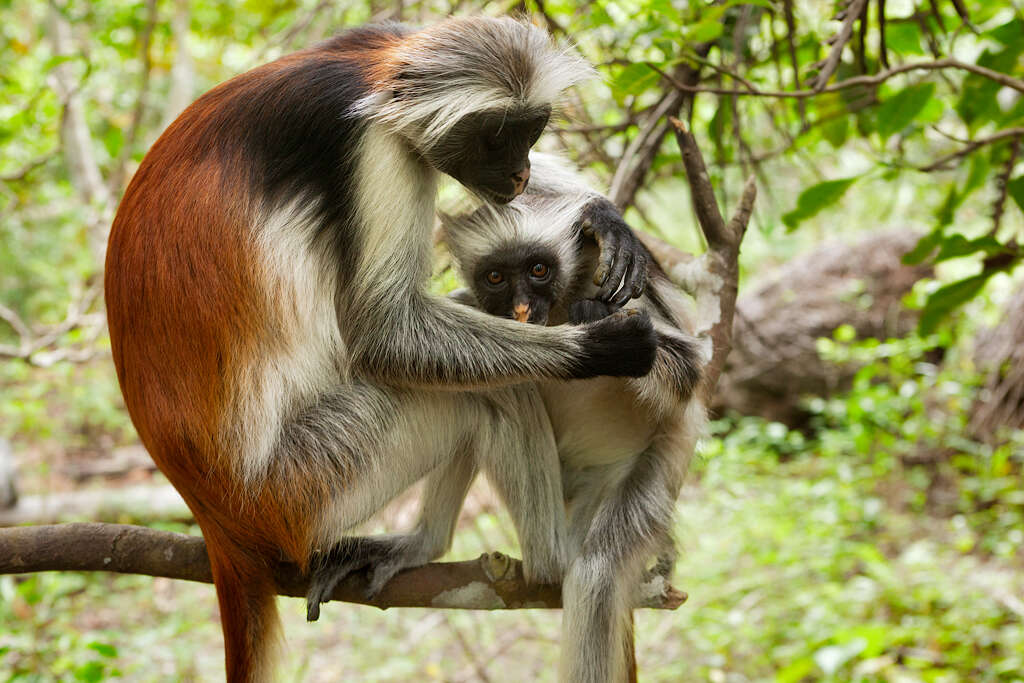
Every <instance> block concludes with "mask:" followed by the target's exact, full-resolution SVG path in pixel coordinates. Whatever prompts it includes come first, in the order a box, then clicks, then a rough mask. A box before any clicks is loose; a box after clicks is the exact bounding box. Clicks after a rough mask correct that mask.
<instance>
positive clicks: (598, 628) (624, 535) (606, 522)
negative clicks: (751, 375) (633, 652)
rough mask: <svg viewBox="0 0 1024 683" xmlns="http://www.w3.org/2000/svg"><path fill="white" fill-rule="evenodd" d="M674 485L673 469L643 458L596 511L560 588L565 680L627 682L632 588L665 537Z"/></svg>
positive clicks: (658, 460) (657, 460)
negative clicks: (579, 549)
mask: <svg viewBox="0 0 1024 683" xmlns="http://www.w3.org/2000/svg"><path fill="white" fill-rule="evenodd" d="M671 480H672V471H671V467H670V464H669V463H668V462H666V460H665V459H664V458H661V457H659V455H658V454H656V453H644V454H642V455H640V456H638V457H637V458H636V459H635V461H634V466H633V468H632V469H631V470H630V471H629V472H628V474H627V475H626V476H625V477H624V478H622V479H621V480H620V482H619V484H618V485H617V486H616V487H615V488H614V489H612V490H611V491H609V492H608V495H607V496H606V497H605V498H604V500H603V502H602V503H601V504H600V505H599V506H598V507H597V509H596V513H595V515H594V517H593V520H592V521H591V525H590V529H589V530H588V532H587V535H586V538H585V539H584V541H583V547H582V549H581V551H580V554H579V556H577V557H576V558H574V559H573V561H572V564H571V565H570V566H569V571H568V572H567V574H566V578H565V581H564V582H563V584H562V605H563V613H562V662H561V679H562V680H563V681H572V682H573V683H607V682H608V681H615V682H618V681H623V680H625V678H626V667H627V662H628V657H629V648H628V645H629V639H631V638H632V631H631V625H630V612H631V610H632V607H633V602H634V600H635V597H636V591H637V587H638V586H639V584H640V581H641V577H642V575H643V571H644V565H645V563H646V562H647V560H648V558H650V557H651V556H653V555H654V554H655V553H657V552H658V551H659V550H661V549H662V547H663V544H664V543H665V542H666V539H668V538H669V533H670V528H671V521H672V511H673V507H674V501H675V498H674V495H673V493H674V490H673V487H672V486H671V485H669V484H670V482H671Z"/></svg>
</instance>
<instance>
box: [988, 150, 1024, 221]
mask: <svg viewBox="0 0 1024 683" xmlns="http://www.w3.org/2000/svg"><path fill="white" fill-rule="evenodd" d="M1019 155H1020V137H1015V138H1014V139H1013V142H1012V143H1011V144H1010V155H1009V156H1008V157H1007V158H1006V163H1005V164H1003V170H1002V171H1000V173H999V175H997V176H996V198H995V201H994V202H993V203H992V229H991V230H989V232H988V234H989V235H991V236H992V237H995V236H996V235H997V234H998V233H999V226H1000V224H1001V223H1002V220H1003V210H1004V209H1005V208H1006V197H1007V194H1008V193H1009V187H1008V185H1009V182H1010V176H1011V175H1013V169H1014V167H1015V166H1016V165H1017V157H1018V156H1019Z"/></svg>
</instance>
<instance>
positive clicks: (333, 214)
mask: <svg viewBox="0 0 1024 683" xmlns="http://www.w3.org/2000/svg"><path fill="white" fill-rule="evenodd" d="M587 71H588V67H587V66H586V65H585V64H584V63H583V62H581V61H580V60H579V59H578V58H576V57H574V56H572V55H571V54H570V53H568V52H567V51H565V50H564V49H560V48H557V47H556V46H553V45H552V44H551V41H550V39H549V38H548V37H547V36H546V35H545V34H544V33H543V32H541V31H539V30H538V29H536V28H533V27H531V26H529V25H526V24H523V23H519V22H516V21H513V20H510V19H485V18H464V19H451V20H448V21H445V22H442V23H440V24H438V25H436V26H433V27H430V28H427V29H424V30H421V31H411V30H409V29H406V28H404V27H402V26H399V25H387V26H378V27H365V28H360V29H356V30H353V31H349V32H347V33H344V34H342V35H340V36H338V37H336V38H333V39H331V40H328V41H327V42H325V43H322V44H320V45H318V46H316V47H313V48H311V49H308V50H305V51H302V52H298V53H296V54H293V55H288V56H286V57H282V58H281V59H279V60H277V61H275V62H273V63H271V64H267V65H264V66H261V67H259V68H256V69H253V70H252V71H249V72H247V73H245V74H242V75H240V76H238V77H236V78H234V79H232V80H230V81H228V82H226V83H223V84H221V85H220V86H218V87H216V88H214V89H213V90H211V91H210V92H208V93H207V94H205V95H204V96H203V97H201V98H200V99H199V100H198V101H197V102H195V103H194V104H193V105H192V106H191V107H189V108H188V109H187V110H186V111H185V112H184V113H183V114H182V115H181V117H179V118H178V119H177V121H175V122H174V123H173V124H172V125H171V126H170V127H169V128H168V129H167V131H166V132H165V133H164V134H163V135H162V136H161V137H160V139H159V140H157V142H156V143H155V144H154V145H153V148H152V149H151V150H150V151H149V153H148V154H147V156H146V158H145V159H144V160H143V162H142V164H141V166H140V167H139V170H138V172H137V173H136V174H135V177H134V178H133V179H132V182H131V184H130V185H129V187H128V189H127V191H126V193H125V196H124V199H123V201H122V203H121V206H120V208H119V210H118V213H117V217H116V219H115V221H114V225H113V229H112V232H111V237H110V245H109V249H108V255H107V268H106V301H107V312H108V317H109V323H110V336H111V342H112V346H113V355H114V362H115V364H116V366H117V372H118V379H119V380H120V383H121V389H122V392H123V393H124V397H125V402H126V404H127V406H128V410H129V412H130V413H131V417H132V420H133V422H134V423H135V426H136V428H137V429H138V432H139V435H140V437H141V438H142V441H143V443H144V444H145V445H146V447H147V448H148V449H149V452H150V453H151V454H152V456H153V458H154V460H155V461H156V462H157V464H158V465H159V466H160V468H161V469H162V470H163V472H164V473H165V474H166V475H167V477H168V478H169V479H170V480H171V482H172V483H173V484H174V485H175V486H176V487H177V488H178V490H179V491H180V492H181V493H182V495H183V496H184V498H185V500H186V501H187V502H188V504H189V506H190V507H191V508H192V511H193V512H194V514H195V516H196V519H197V520H198V522H199V524H200V526H201V527H202V530H203V535H204V536H205V538H206V543H207V549H208V551H209V555H210V563H211V566H212V569H213V576H214V581H215V583H216V586H217V597H218V600H219V603H220V608H221V620H222V625H223V629H224V639H225V649H226V663H227V677H228V679H229V680H231V681H254V680H265V679H267V678H268V677H269V676H270V675H271V673H270V669H269V665H270V654H271V652H272V650H273V647H272V643H273V638H272V635H273V633H274V630H275V628H274V627H275V625H276V623H277V619H276V608H275V605H274V586H273V582H272V578H271V571H270V567H271V566H272V564H273V563H274V562H276V561H277V560H278V559H280V558H282V557H283V558H287V559H290V560H292V561H294V562H296V563H298V564H299V566H300V567H302V568H303V569H304V570H310V571H311V572H312V575H313V576H312V582H311V595H310V615H311V617H313V618H315V616H316V614H317V611H318V609H319V602H320V600H321V599H323V598H324V597H325V596H327V595H329V593H330V589H331V588H332V587H333V585H334V584H335V582H336V581H337V580H339V579H340V578H341V577H343V576H344V575H345V574H346V573H347V572H349V571H351V570H352V569H355V568H359V567H361V566H370V567H371V568H373V569H374V570H375V571H376V573H375V574H374V577H373V579H374V586H379V585H381V584H382V582H383V581H384V580H386V579H387V577H389V576H390V575H392V574H393V573H394V572H395V571H397V570H398V569H401V568H402V567H406V566H411V565H414V564H420V563H423V562H426V561H428V560H429V559H431V558H433V557H436V556H438V555H440V554H441V553H443V551H444V550H445V549H446V548H447V546H448V544H449V543H450V537H451V533H452V529H451V524H450V523H449V521H448V516H447V515H432V514H431V513H432V510H431V506H432V505H435V504H438V503H436V501H437V500H439V499H441V498H443V497H444V496H443V495H441V494H442V493H443V492H444V490H445V487H446V486H448V487H451V486H452V484H450V483H448V482H451V481H462V480H464V477H454V478H451V477H447V476H444V475H443V474H438V473H439V472H441V471H444V470H449V471H450V470H451V469H452V468H459V467H464V468H471V467H476V465H477V463H478V462H479V463H480V464H481V466H482V467H484V468H485V469H487V470H489V473H490V476H491V479H492V482H493V483H494V485H495V486H496V488H497V489H498V491H499V492H501V493H502V494H503V496H504V497H505V498H506V503H507V504H508V506H509V509H510V512H511V515H512V517H513V519H514V521H515V523H516V526H517V530H518V532H519V535H520V539H521V543H522V547H523V555H524V562H525V563H526V564H525V568H526V571H527V576H528V578H530V579H533V580H538V581H549V580H557V579H558V578H560V576H561V574H562V572H563V571H564V568H565V562H566V550H565V536H566V529H565V521H564V510H563V508H562V495H561V489H560V482H559V481H558V478H557V465H555V466H554V467H553V468H552V467H550V464H551V463H553V462H555V461H556V459H557V452H556V447H555V444H554V440H553V437H552V436H551V430H550V427H549V425H548V418H547V415H546V413H545V411H544V408H543V405H542V404H541V402H540V400H539V397H538V395H537V392H536V390H535V388H533V385H530V384H525V385H524V384H522V382H523V381H524V380H534V379H544V378H582V377H592V376H596V375H619V376H638V375H643V374H644V373H646V372H647V371H648V370H649V369H650V367H651V364H652V362H653V359H654V355H655V347H656V338H655V335H654V333H653V330H652V326H651V323H650V321H649V320H648V319H647V318H646V317H645V316H629V317H627V316H612V317H610V318H605V319H602V320H600V321H597V322H594V323H592V324H588V325H584V326H579V327H569V326H562V327H541V326H534V325H519V324H517V323H515V322H514V321H511V320H508V321H502V320H495V319H494V318H491V317H488V316H486V315H485V314H483V313H481V312H478V311H474V310H470V309H468V308H466V307H463V306H460V305H458V304H455V303H453V302H450V301H447V300H445V299H442V298H438V297H433V296H431V295H430V294H429V293H428V292H427V286H426V284H427V279H428V274H429V270H430V253H431V249H430V244H431V230H432V226H433V223H434V205H435V190H436V188H435V184H436V180H437V176H438V173H439V172H441V173H446V174H448V175H451V176H453V177H454V178H455V179H457V180H458V181H459V182H461V183H462V184H463V185H465V186H466V187H468V188H469V189H470V190H472V191H473V192H475V193H476V194H478V195H480V196H482V197H483V198H484V199H486V200H489V201H492V202H495V203H504V202H508V201H510V200H511V199H512V198H513V197H514V196H516V195H517V194H519V193H521V192H522V191H523V190H524V189H525V187H526V185H527V182H528V181H529V180H530V178H529V176H530V163H529V159H528V151H529V148H530V146H531V145H532V144H533V143H534V142H535V141H536V139H537V137H538V136H539V135H540V133H541V130H542V129H543V127H544V125H545V123H546V121H547V119H548V116H549V115H550V111H551V106H552V103H553V102H554V101H555V100H556V98H557V97H558V94H559V93H560V91H561V90H563V89H564V88H565V87H566V86H568V85H570V84H571V83H573V82H574V81H577V80H579V79H580V78H581V77H583V76H585V75H586V73H587ZM538 181H539V182H540V184H541V186H543V182H544V179H543V178H536V179H534V180H533V181H532V186H533V188H534V189H537V183H538ZM582 213H583V214H585V215H581V222H582V223H583V224H588V225H590V226H591V227H590V230H591V231H592V234H593V236H595V237H596V238H597V239H598V241H599V242H600V243H601V244H602V247H603V249H602V252H603V255H602V261H601V265H600V267H599V271H598V275H600V276H603V277H602V280H603V288H602V292H601V295H602V296H603V297H604V298H605V299H611V300H621V299H622V298H628V297H629V296H631V295H633V294H637V293H639V292H640V291H641V290H642V288H643V285H644V277H645V273H646V267H645V265H644V259H645V258H646V256H645V255H644V253H643V251H642V248H641V247H640V245H639V243H638V242H637V241H636V239H635V237H634V236H633V235H632V233H630V232H629V230H628V228H627V227H625V225H624V224H623V223H622V221H621V218H619V217H618V215H617V214H613V213H609V212H608V211H607V202H606V201H604V200H600V199H597V200H595V201H594V202H592V203H591V204H590V205H588V206H587V207H584V209H583V211H582ZM584 219H585V220H584ZM620 283H621V284H620ZM453 388H454V389H460V388H461V389H466V390H465V391H453V390H452V389H453ZM470 390H472V391H470ZM485 390H486V391H485ZM531 462H532V463H535V464H537V463H540V464H543V466H541V467H530V466H528V465H529V463H531ZM552 470H553V471H554V472H555V476H551V475H550V473H551V471H552ZM431 472H434V474H432V475H431V476H432V477H433V481H432V484H431V488H432V490H433V491H434V493H435V495H433V496H430V497H428V498H427V499H425V502H424V508H425V509H424V510H423V520H424V521H423V523H422V524H421V527H420V528H419V529H418V530H417V532H416V533H414V534H410V535H406V536H396V537H388V538H383V539H355V540H353V539H348V540H346V539H344V538H343V536H342V532H343V531H344V530H345V529H346V528H348V527H351V526H352V525H354V524H356V523H358V522H360V521H362V520H363V519H365V518H366V517H368V516H369V515H370V514H372V513H373V512H375V511H376V510H377V509H379V508H380V507H381V506H383V505H384V504H385V503H386V502H387V501H388V500H389V499H390V498H391V497H392V496H394V495H395V494H396V493H398V492H399V491H401V490H403V489H404V488H406V487H407V486H408V485H409V484H411V483H412V482H413V481H415V480H416V479H418V478H420V477H422V476H424V475H427V474H428V473H431ZM463 493H464V492H463V491H461V490H458V491H451V492H450V494H451V496H453V497H457V498H458V499H459V500H461V496H462V495H463ZM526 493H529V495H528V496H527V495H525V494H526ZM435 519H437V520H438V521H433V520H435ZM318 551H319V552H318ZM314 557H315V558H316V559H315V561H314Z"/></svg>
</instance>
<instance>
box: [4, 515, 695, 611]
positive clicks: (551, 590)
mask: <svg viewBox="0 0 1024 683" xmlns="http://www.w3.org/2000/svg"><path fill="white" fill-rule="evenodd" d="M40 571H108V572H117V573H120V574H145V575H148V576H161V577H166V578H169V579H181V580H184V581H198V582H201V583H213V577H212V575H211V574H210V561H209V559H208V558H207V555H206V544H205V542H204V541H203V539H202V538H198V537H196V536H189V535H186V534H176V533H172V532H168V531H157V530H155V529H147V528H146V527H140V526H132V525H127V524H95V523H85V524H53V525H41V526H29V527H15V528H11V529H3V530H0V574H22V573H28V572H40ZM275 580H276V582H277V587H278V594H279V595H286V596H291V597H305V596H306V589H307V586H308V585H307V581H306V578H305V577H303V576H302V574H301V573H300V572H299V570H298V567H296V566H295V565H293V564H288V563H281V564H279V565H278V566H277V567H276V568H275ZM366 587H367V582H366V577H365V576H364V575H363V574H361V573H356V574H354V575H352V576H350V577H348V578H347V579H346V580H345V581H343V582H342V583H341V585H339V586H338V588H337V589H336V590H335V591H334V595H333V596H332V597H331V599H332V600H337V601H343V602H354V603H358V604H362V605H372V606H374V607H379V608H381V609H387V608H388V607H434V608H449V609H481V610H495V609H528V608H556V607H561V606H562V598H561V588H560V587H559V586H539V585H531V584H527V583H526V582H525V581H524V580H523V569H522V563H521V562H520V561H519V560H517V559H515V558H512V557H509V556H507V555H503V554H502V553H488V554H484V555H481V556H480V557H479V558H478V559H476V560H466V561H464V562H435V563H431V564H428V565H425V566H423V567H419V568H418V569H411V570H409V571H405V572H402V573H400V574H398V575H397V576H396V577H395V578H393V579H392V580H391V581H390V582H389V583H388V584H387V585H386V586H384V589H383V590H382V591H381V592H380V594H378V595H377V596H376V597H374V598H372V599H370V598H367V597H366ZM685 601H686V594H685V593H682V592H680V591H677V590H675V589H674V588H672V587H671V586H669V585H668V584H667V583H664V582H663V581H660V580H658V581H654V582H651V583H649V584H645V585H644V600H643V602H642V604H641V605H639V606H642V607H653V608H656V609H676V608H677V607H679V606H680V605H682V604H683V602H685Z"/></svg>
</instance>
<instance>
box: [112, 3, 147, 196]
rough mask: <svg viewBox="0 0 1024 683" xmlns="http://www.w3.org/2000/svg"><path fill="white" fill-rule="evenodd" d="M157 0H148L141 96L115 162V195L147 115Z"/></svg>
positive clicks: (142, 44)
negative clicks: (151, 50) (151, 47)
mask: <svg viewBox="0 0 1024 683" xmlns="http://www.w3.org/2000/svg"><path fill="white" fill-rule="evenodd" d="M157 17H158V14H157V6H156V0H146V25H145V26H144V27H143V29H142V35H141V36H140V38H139V55H140V56H141V60H142V66H141V71H140V72H139V87H138V92H139V94H138V95H137V96H136V98H135V107H134V108H133V109H132V118H131V122H130V123H129V124H128V131H127V132H126V133H125V135H124V141H123V142H122V143H121V151H120V153H119V154H118V155H117V161H115V162H114V170H113V171H111V173H110V178H109V180H108V182H107V187H109V188H110V192H111V194H113V195H118V194H120V193H121V189H122V188H121V186H122V184H123V183H124V176H125V171H126V169H127V168H128V161H129V160H130V159H131V158H132V153H133V152H134V151H135V140H136V139H137V138H138V136H139V129H140V128H141V126H142V118H143V116H145V114H146V107H147V104H148V100H149V88H150V83H151V81H152V78H151V76H152V72H153V56H152V55H151V54H150V46H151V45H152V42H153V29H154V28H155V27H156V22H157Z"/></svg>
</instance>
